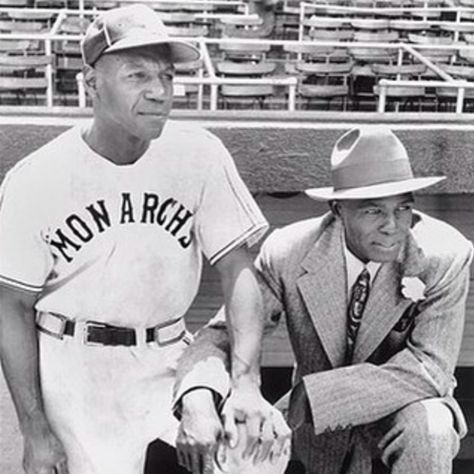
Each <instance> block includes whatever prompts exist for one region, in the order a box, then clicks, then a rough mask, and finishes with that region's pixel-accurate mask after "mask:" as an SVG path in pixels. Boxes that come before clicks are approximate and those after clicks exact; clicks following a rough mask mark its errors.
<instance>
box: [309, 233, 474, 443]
mask: <svg viewBox="0 0 474 474" xmlns="http://www.w3.org/2000/svg"><path fill="white" fill-rule="evenodd" d="M461 244H462V245H461V246H458V248H457V249H456V251H455V252H450V253H449V252H448V253H449V255H445V256H441V257H440V258H438V259H435V264H434V265H433V264H432V265H431V268H430V269H429V270H428V271H430V272H431V274H435V277H434V278H433V277H432V282H431V284H430V285H428V286H427V291H426V294H425V296H426V299H425V300H424V301H423V302H422V304H421V305H420V312H419V314H418V315H417V316H416V319H415V323H414V326H413V329H412V330H411V333H410V335H409V337H408V340H407V342H406V345H405V347H404V348H403V349H402V350H401V351H400V352H398V353H396V354H395V355H394V356H393V357H391V358H390V359H389V360H388V361H387V362H386V363H384V364H381V365H374V364H371V363H360V364H357V365H353V366H348V367H342V368H337V369H333V370H329V371H324V372H319V373H314V374H309V375H306V376H305V377H303V381H304V384H305V389H306V392H307V394H308V398H309V403H310V408H311V414H312V419H313V424H314V430H315V434H320V433H322V432H324V431H326V430H328V429H329V430H331V429H335V427H340V428H345V427H350V426H353V425H360V424H366V423H370V422H374V421H376V420H379V419H380V418H382V417H384V416H387V415H389V414H390V413H393V412H394V411H396V410H398V409H401V408H402V407H404V406H405V405H408V404H410V403H412V402H415V401H417V400H421V399H425V398H431V397H445V396H450V395H452V391H453V389H454V386H455V380H454V377H453V372H454V369H455V366H456V361H457V357H458V354H459V350H460V345H461V339H462V333H463V325H464V314H465V303H466V296H467V291H468V285H469V264H470V261H471V259H472V246H471V244H470V243H469V242H467V241H466V240H463V241H462V242H461ZM453 254H454V255H453Z"/></svg>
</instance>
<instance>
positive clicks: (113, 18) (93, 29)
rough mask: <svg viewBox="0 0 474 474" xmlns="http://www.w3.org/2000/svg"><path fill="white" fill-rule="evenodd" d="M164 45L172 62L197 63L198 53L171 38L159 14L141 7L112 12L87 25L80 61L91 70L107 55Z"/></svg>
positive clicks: (186, 44) (119, 9) (143, 6)
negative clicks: (166, 46) (167, 47)
mask: <svg viewBox="0 0 474 474" xmlns="http://www.w3.org/2000/svg"><path fill="white" fill-rule="evenodd" d="M160 44H166V45H168V46H169V48H170V53H171V61H172V62H173V63H184V62H191V61H196V60H198V59H199V58H200V52H199V50H198V49H197V48H195V47H194V46H193V45H192V44H190V43H187V42H186V41H181V40H177V39H174V38H170V37H169V35H168V30H167V28H166V26H165V25H164V24H163V21H162V20H161V18H160V16H159V14H158V13H157V12H155V11H154V10H152V9H151V8H150V7H148V6H146V5H142V4H136V5H129V6H126V7H120V8H113V9H111V10H107V11H105V12H103V13H101V14H100V15H99V16H98V17H96V19H95V20H94V21H93V22H92V23H91V24H90V26H89V28H88V29H87V31H86V34H85V36H84V38H83V39H82V42H81V51H82V59H83V61H84V63H85V64H88V65H89V66H93V65H94V64H95V62H96V61H97V60H98V59H99V58H100V57H101V56H102V55H103V54H106V53H112V52H114V51H123V50H126V49H132V48H140V47H143V46H153V45H160Z"/></svg>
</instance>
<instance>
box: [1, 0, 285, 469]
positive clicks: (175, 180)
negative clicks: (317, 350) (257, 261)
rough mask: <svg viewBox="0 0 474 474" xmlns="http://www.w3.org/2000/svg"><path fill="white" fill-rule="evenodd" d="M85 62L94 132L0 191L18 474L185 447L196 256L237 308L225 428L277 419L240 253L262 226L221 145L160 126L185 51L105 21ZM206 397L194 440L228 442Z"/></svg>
mask: <svg viewBox="0 0 474 474" xmlns="http://www.w3.org/2000/svg"><path fill="white" fill-rule="evenodd" d="M82 51H83V59H84V63H85V69H84V77H85V84H86V87H87V90H88V93H89V95H90V97H91V99H92V103H93V111H94V117H93V120H92V121H91V123H90V124H89V125H88V126H86V127H84V128H81V127H75V128H72V129H70V130H69V131H67V132H66V133H64V134H63V135H61V136H59V137H58V138H57V139H55V140H53V141H52V142H51V143H49V144H47V145H45V146H44V147H42V148H41V149H39V150H37V151H36V152H34V153H33V154H31V155H30V156H29V157H27V158H26V159H24V160H22V161H21V162H20V163H18V165H16V166H15V167H14V168H13V169H12V170H11V171H10V172H9V173H8V175H7V177H6V178H5V181H4V182H3V185H2V188H1V194H0V306H1V308H2V311H1V314H0V324H1V330H0V353H1V359H2V364H3V369H4V373H5V377H6V379H7V382H8V385H9V388H10V391H11V394H12V397H13V400H14V403H15V406H16V410H17V413H18V418H19V423H20V427H21V431H22V434H23V438H24V468H25V471H26V472H27V474H53V473H56V474H66V473H69V474H112V473H113V474H138V473H141V472H142V469H143V464H144V457H145V452H146V447H147V445H148V443H149V442H150V441H152V440H153V439H156V438H160V439H162V440H163V441H165V442H168V443H170V444H173V443H174V442H175V439H176V436H177V425H178V423H177V421H176V420H175V419H174V417H173V416H172V412H171V398H172V393H171V392H172V384H173V381H174V378H175V370H176V364H177V360H178V358H179V357H180V355H181V354H182V353H183V351H184V350H185V348H186V347H187V346H188V344H189V341H190V336H189V335H188V333H187V331H186V328H185V324H184V320H183V317H184V315H185V313H186V311H187V310H188V308H189V306H190V305H191V302H192V300H193V298H194V297H195V295H196V292H197V290H198V285H199V281H200V274H201V263H202V254H204V256H205V258H207V259H208V260H209V262H210V263H211V265H214V266H215V267H216V268H217V270H218V272H219V274H220V277H221V282H222V286H223V291H224V295H225V301H226V304H227V307H228V308H229V310H228V312H227V315H228V317H227V319H228V323H229V328H230V332H231V334H232V347H233V349H232V350H233V362H232V367H231V380H232V382H231V383H232V387H233V392H232V395H231V397H230V399H229V407H230V410H231V413H230V415H229V416H230V418H233V417H234V416H235V417H238V418H239V420H240V421H243V422H247V423H250V424H252V425H256V426H258V427H259V428H260V427H262V429H263V428H264V427H265V426H266V422H268V423H272V420H271V416H270V415H269V413H271V407H270V406H269V405H268V404H267V402H266V401H265V400H264V399H263V398H262V397H261V395H260V392H259V388H258V374H257V370H258V362H257V360H258V352H259V349H260V338H261V333H262V324H261V321H262V318H261V317H260V312H261V307H262V303H261V297H260V293H259V288H258V284H257V282H256V279H255V276H254V273H253V269H252V264H251V261H250V260H249V258H248V255H247V246H249V245H252V244H253V243H254V242H256V241H257V240H258V239H259V238H260V237H261V236H262V234H263V233H264V232H265V230H266V228H267V223H266V221H265V219H264V217H263V216H262V214H261V213H260V211H259V209H258V207H257V206H256V204H255V202H254V201H253V199H252V197H251V195H250V193H249V192H248V190H247V189H246V187H245V185H244V183H243V182H242V181H241V179H240V177H239V175H238V173H237V171H236V168H235V166H234V163H233V161H232V159H231V157H230V155H229V153H228V152H227V150H226V149H225V148H224V146H223V145H222V143H221V142H220V141H219V140H218V139H217V138H216V137H215V136H213V135H212V134H210V133H208V132H206V131H204V130H202V129H199V128H196V127H191V126H185V125H182V124H179V123H174V122H171V121H168V120H167V119H168V115H169V112H170V108H171V103H172V97H173V76H174V64H176V63H180V62H187V61H195V60H197V59H199V51H198V50H197V49H196V48H195V47H193V46H192V45H190V44H187V43H185V42H181V41H176V40H171V39H170V38H169V37H168V36H167V33H166V30H165V28H164V26H163V24H162V22H161V20H160V19H159V17H158V16H157V15H156V14H155V13H154V12H153V11H152V10H151V9H149V8H147V7H145V6H142V5H134V6H130V7H124V8H119V9H114V10H109V11H108V12H106V13H103V14H102V15H101V16H99V17H98V18H97V19H96V20H95V21H94V22H93V24H92V25H91V27H90V28H89V29H88V31H87V33H86V35H85V38H84V40H83V42H82ZM206 376H207V377H212V374H207V375H206ZM206 376H204V377H206ZM198 385H199V381H198ZM200 385H202V386H206V385H207V383H206V381H205V380H204V381H201V383H200ZM210 398H212V393H211V392H210V391H209V390H207V389H201V390H200V389H198V388H196V389H195V390H193V391H192V393H189V394H188V397H186V405H185V406H184V407H183V425H184V427H185V428H186V429H187V433H188V434H189V433H191V435H192V436H193V439H194V440H195V442H196V443H198V444H199V443H200V444H201V445H206V443H207V442H208V440H213V439H214V438H215V436H216V432H217V431H218V430H220V429H221V425H220V420H219V419H217V417H216V416H214V418H213V417H212V415H209V416H208V415H207V414H204V413H203V412H204V411H203V410H200V407H202V406H204V403H205V400H208V399H210ZM193 404H194V405H193ZM194 407H197V409H196V410H194V409H193V408H194ZM199 417H201V418H199ZM275 429H276V428H275ZM273 431H274V430H273V428H272V425H271V426H270V428H265V432H268V433H270V434H271V436H272V437H273ZM259 436H260V433H255V435H254V436H253V437H252V439H251V440H250V444H251V445H252V446H253V447H254V448H256V449H258V448H257V447H256V446H257V438H258V437H259ZM267 438H268V439H264V440H263V441H266V442H267V444H268V443H269V442H270V440H269V437H268V436H267ZM252 446H250V448H252Z"/></svg>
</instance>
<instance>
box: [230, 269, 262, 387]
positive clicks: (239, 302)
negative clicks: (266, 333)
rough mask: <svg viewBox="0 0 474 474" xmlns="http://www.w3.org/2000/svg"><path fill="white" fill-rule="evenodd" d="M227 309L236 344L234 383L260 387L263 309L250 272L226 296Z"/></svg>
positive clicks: (232, 360)
mask: <svg viewBox="0 0 474 474" xmlns="http://www.w3.org/2000/svg"><path fill="white" fill-rule="evenodd" d="M226 308H227V319H228V323H229V329H230V334H231V343H232V355H231V377H232V381H233V383H239V382H240V381H243V380H246V381H251V382H254V383H257V384H258V383H259V366H260V352H261V342H262V335H263V317H262V312H263V308H262V300H261V295H260V291H259V288H258V283H257V281H256V279H255V277H254V275H253V273H252V272H251V271H250V270H249V269H244V270H243V271H242V272H241V273H240V274H239V276H238V278H237V279H236V281H235V284H234V286H233V288H232V291H229V292H228V294H227V295H226Z"/></svg>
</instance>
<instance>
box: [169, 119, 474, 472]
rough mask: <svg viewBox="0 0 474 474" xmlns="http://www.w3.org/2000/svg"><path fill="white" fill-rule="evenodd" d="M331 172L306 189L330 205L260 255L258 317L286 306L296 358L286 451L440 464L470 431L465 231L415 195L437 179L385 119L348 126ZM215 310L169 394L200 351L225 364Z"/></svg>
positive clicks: (321, 457) (417, 468)
mask: <svg viewBox="0 0 474 474" xmlns="http://www.w3.org/2000/svg"><path fill="white" fill-rule="evenodd" d="M331 176H332V183H333V186H332V187H328V188H318V189H310V190H307V194H308V195H309V196H310V197H312V198H314V199H319V200H321V199H322V200H326V201H328V203H329V207H330V211H329V212H328V213H327V214H325V215H323V216H320V217H316V218H313V219H309V220H305V221H301V222H297V223H295V224H292V225H289V226H287V227H285V228H283V229H280V230H276V231H275V232H273V233H272V234H271V235H270V236H269V237H268V238H267V240H266V241H265V243H264V244H263V246H262V249H261V251H260V254H259V256H258V257H257V260H256V268H257V271H258V276H259V281H260V285H261V288H262V291H263V294H264V299H265V306H266V308H265V309H266V311H265V312H266V319H267V320H266V326H267V328H272V327H275V326H276V325H277V324H278V322H279V321H280V320H281V319H282V318H283V317H284V318H286V323H287V327H288V333H289V337H290V340H291V345H292V348H293V351H294V354H295V359H296V366H295V372H294V377H293V388H292V391H291V395H290V396H287V397H286V398H285V400H286V402H287V406H288V411H287V417H288V422H289V424H290V426H291V427H292V429H293V452H292V457H293V458H294V459H297V460H299V461H300V462H301V463H302V464H303V465H304V466H305V470H306V473H308V474H309V473H311V474H316V473H317V474H330V473H331V474H332V473H351V474H352V473H370V472H371V466H372V463H373V461H374V459H378V460H379V461H378V462H382V463H383V464H384V465H385V466H386V467H387V468H388V470H389V471H390V472H392V473H395V474H420V473H423V474H447V473H449V472H451V466H452V458H453V457H454V456H455V455H456V453H457V451H458V448H459V439H460V438H461V437H462V436H463V435H464V434H465V433H466V426H465V421H464V418H463V415H462V413H461V410H460V408H459V406H458V404H457V402H456V401H455V400H454V398H453V390H454V387H455V385H456V381H455V379H454V376H453V372H454V369H455V366H456V361H457V357H458V354H459V349H460V344H461V339H462V332H463V323H464V315H465V302H466V295H467V291H468V283H469V265H470V262H471V260H472V255H473V248H472V244H471V243H470V242H469V241H468V240H467V239H465V238H464V237H463V236H462V235H461V234H460V233H459V232H458V231H457V230H455V229H454V228H453V227H451V226H450V225H448V224H446V223H444V222H442V221H439V220H437V219H434V218H432V217H429V216H428V215H426V214H424V213H421V212H418V211H416V210H415V209H414V208H413V205H414V196H413V192H414V191H417V190H419V189H422V188H425V187H427V186H431V185H433V184H435V183H436V182H438V181H440V180H441V179H443V178H442V177H425V178H415V177H414V176H413V174H412V170H411V167H410V162H409V158H408V155H407V152H406V149H405V147H404V146H403V144H402V143H401V142H400V140H399V139H398V138H397V137H396V135H395V134H394V133H393V132H392V131H391V130H389V129H388V128H386V127H371V128H360V129H354V130H351V131H349V132H347V133H346V134H344V135H343V136H342V137H341V138H340V139H339V140H338V142H337V143H336V145H335V147H334V149H333V153H332V157H331ZM221 313H222V311H221V312H220V314H218V315H217V316H216V318H215V319H214V320H213V321H211V323H210V324H209V325H208V326H207V327H205V328H204V329H203V330H202V331H201V333H200V334H199V336H198V337H197V339H196V341H195V343H194V345H192V346H191V348H190V350H189V351H188V352H187V353H186V356H185V358H184V359H183V360H182V361H181V367H180V369H179V374H178V386H177V387H176V392H175V395H176V397H175V398H176V400H178V401H179V400H181V397H182V394H183V393H185V391H186V390H187V389H188V388H189V386H190V385H192V383H193V379H194V378H195V376H196V373H197V372H198V371H199V370H203V367H204V366H205V364H206V363H207V364H209V363H212V364H214V367H215V366H216V365H217V361H221V367H222V369H221V370H222V371H223V367H224V363H227V361H226V357H227V353H228V336H227V334H226V331H225V324H224V323H223V318H222V314H221ZM215 373H216V379H217V378H218V373H219V371H216V372H215ZM209 389H211V390H215V388H214V387H211V386H210V387H209ZM221 396H223V397H224V396H225V394H223V393H221ZM280 406H281V407H283V409H284V410H285V408H284V406H285V404H284V403H281V404H280ZM178 448H179V449H180V450H183V449H184V450H186V449H187V448H186V446H178Z"/></svg>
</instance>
